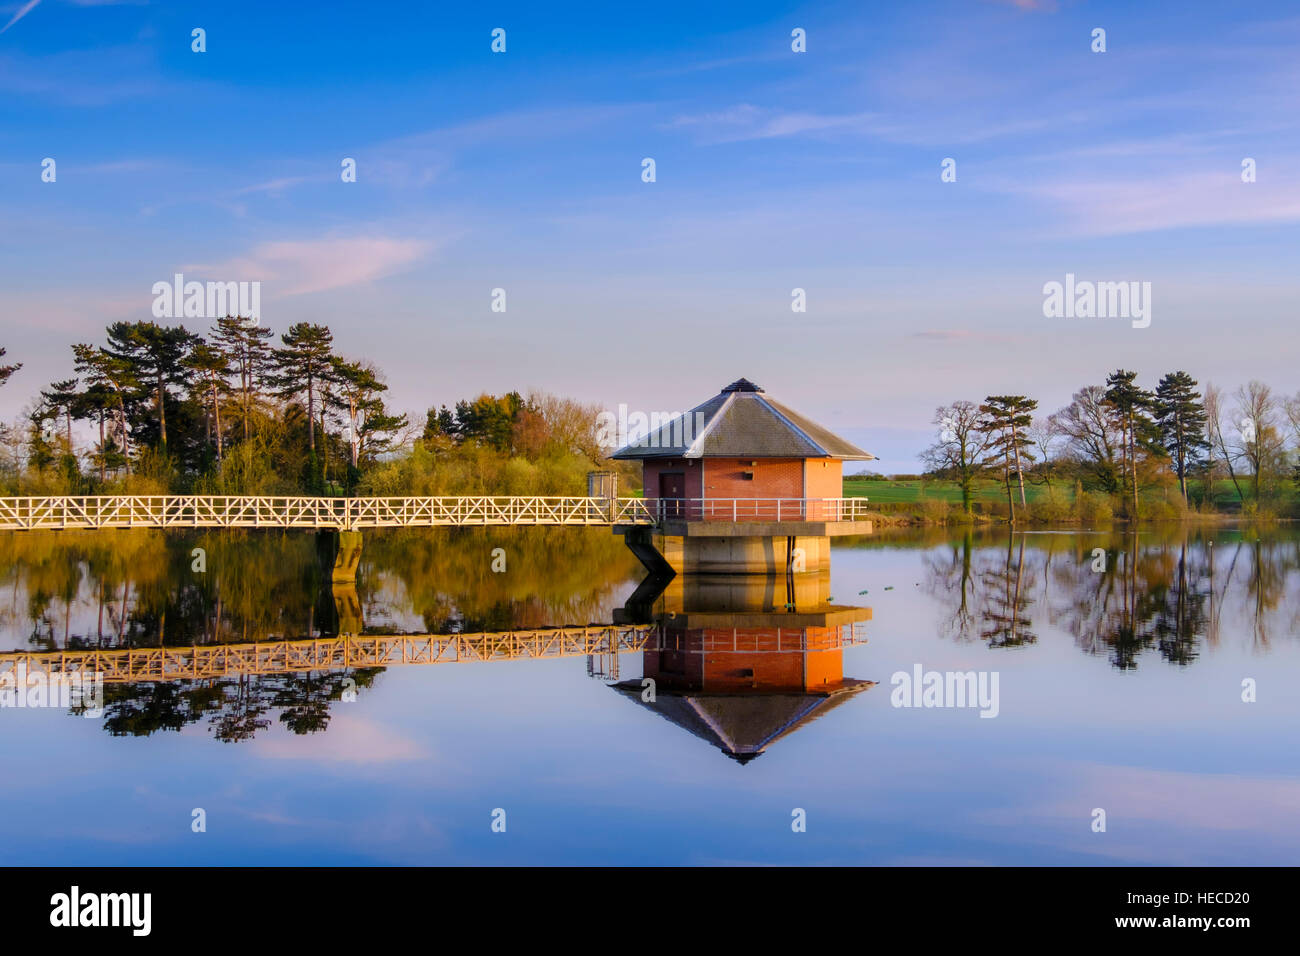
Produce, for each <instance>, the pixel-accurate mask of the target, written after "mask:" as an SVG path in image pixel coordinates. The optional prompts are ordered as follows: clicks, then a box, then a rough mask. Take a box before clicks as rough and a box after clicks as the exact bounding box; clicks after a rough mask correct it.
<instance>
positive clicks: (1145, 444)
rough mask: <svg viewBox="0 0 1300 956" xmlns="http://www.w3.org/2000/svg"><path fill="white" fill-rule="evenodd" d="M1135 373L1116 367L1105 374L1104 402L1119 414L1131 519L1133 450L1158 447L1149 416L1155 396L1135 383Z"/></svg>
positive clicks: (1134, 476)
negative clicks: (1128, 485)
mask: <svg viewBox="0 0 1300 956" xmlns="http://www.w3.org/2000/svg"><path fill="white" fill-rule="evenodd" d="M1136 380H1137V372H1129V371H1126V370H1125V369H1118V370H1117V371H1115V372H1112V373H1111V374H1110V375H1108V376H1106V401H1107V402H1109V403H1110V405H1111V407H1112V408H1114V409H1115V412H1116V414H1118V415H1119V417H1120V422H1121V427H1122V429H1123V441H1124V457H1123V463H1124V471H1125V474H1126V475H1127V476H1128V479H1129V481H1130V484H1131V487H1132V492H1133V519H1134V520H1135V521H1136V520H1137V517H1138V474H1137V451H1138V448H1139V447H1141V448H1144V449H1146V450H1148V451H1151V450H1153V449H1159V450H1160V451H1163V449H1161V448H1160V445H1159V437H1160V432H1159V429H1157V427H1156V424H1155V422H1154V421H1153V420H1152V418H1151V411H1152V409H1153V408H1154V407H1155V402H1156V397H1155V396H1154V395H1152V394H1151V393H1150V392H1148V391H1147V390H1146V389H1144V388H1141V387H1139V386H1138V385H1137V381H1136Z"/></svg>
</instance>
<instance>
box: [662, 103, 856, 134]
mask: <svg viewBox="0 0 1300 956" xmlns="http://www.w3.org/2000/svg"><path fill="white" fill-rule="evenodd" d="M876 119H877V114H874V113H839V114H835V113H809V112H798V111H780V110H770V109H762V108H760V107H757V106H754V105H753V104H751V103H742V104H740V105H738V106H734V107H731V108H730V109H726V110H722V111H719V112H714V113H700V114H695V115H686V116H678V117H677V118H676V119H674V120H673V121H672V122H671V123H669V124H668V127H669V128H671V129H700V130H703V131H704V134H705V138H706V139H708V140H711V141H712V142H718V143H731V142H740V141H743V140H753V139H774V138H776V137H780V136H797V135H799V134H801V133H815V132H826V131H830V130H850V131H856V132H869V131H872V128H873V125H872V124H873V123H874V121H875V120H876Z"/></svg>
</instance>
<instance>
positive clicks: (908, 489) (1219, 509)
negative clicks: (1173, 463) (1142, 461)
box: [844, 476, 1300, 527]
mask: <svg viewBox="0 0 1300 956" xmlns="http://www.w3.org/2000/svg"><path fill="white" fill-rule="evenodd" d="M844 496H845V497H848V498H856V497H865V498H867V499H868V500H869V501H870V502H871V504H872V506H873V507H872V511H873V512H874V513H875V514H876V515H877V519H876V520H878V522H879V523H880V524H881V525H886V526H888V525H900V524H901V525H906V524H913V525H915V524H955V523H967V522H969V523H975V524H995V523H999V522H1006V521H1007V520H1008V519H1009V515H1010V511H1009V508H1008V506H1007V498H1006V489H1005V488H1004V487H1003V486H1002V485H1001V484H1000V483H999V482H996V481H981V482H977V483H976V485H975V486H974V488H973V489H972V495H971V499H972V500H971V512H972V513H971V514H969V515H967V514H966V513H965V512H964V511H963V510H962V497H961V489H960V488H959V487H958V485H957V483H956V482H955V481H946V480H926V479H900V480H893V479H883V480H882V479H862V478H857V477H854V476H851V477H848V478H845V479H844ZM1025 499H1026V503H1027V504H1026V507H1024V508H1023V509H1022V508H1020V507H1019V502H1017V508H1016V512H1017V514H1016V517H1017V521H1018V522H1023V523H1026V524H1036V525H1045V524H1052V525H1078V526H1081V527H1096V526H1099V525H1108V524H1113V523H1124V522H1126V521H1127V520H1128V519H1127V513H1128V507H1127V506H1128V504H1129V503H1128V502H1127V501H1126V500H1124V498H1122V497H1121V496H1120V495H1112V494H1107V493H1105V492H1102V491H1093V490H1084V489H1080V488H1079V487H1078V486H1075V485H1069V484H1067V483H1065V482H1054V483H1053V484H1051V485H1047V484H1033V485H1026V487H1025ZM1188 499H1189V502H1190V504H1187V505H1184V503H1183V498H1182V494H1181V493H1180V492H1179V490H1178V488H1177V487H1161V488H1153V489H1144V490H1143V491H1142V493H1141V494H1140V496H1139V520H1141V521H1143V522H1148V521H1150V522H1161V521H1177V522H1205V523H1215V522H1227V521H1242V520H1247V521H1277V520H1287V519H1294V518H1296V517H1297V516H1300V499H1298V498H1297V495H1296V493H1295V492H1294V490H1293V489H1291V488H1286V487H1279V488H1274V489H1271V490H1270V493H1269V494H1268V495H1267V496H1266V497H1265V499H1264V502H1263V503H1262V504H1257V503H1256V502H1254V501H1253V500H1245V501H1243V500H1242V499H1241V497H1239V496H1238V494H1237V490H1236V488H1235V487H1234V486H1233V484H1232V482H1231V481H1219V482H1215V483H1214V486H1213V487H1212V488H1207V487H1205V486H1204V483H1202V482H1189V483H1188Z"/></svg>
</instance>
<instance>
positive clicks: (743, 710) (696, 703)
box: [611, 679, 875, 763]
mask: <svg viewBox="0 0 1300 956" xmlns="http://www.w3.org/2000/svg"><path fill="white" fill-rule="evenodd" d="M611 686H612V687H613V688H614V690H616V691H618V692H619V693H620V694H621V695H623V696H624V697H625V698H627V699H628V700H630V701H632V702H633V703H637V704H642V705H643V706H645V708H646V709H647V710H652V711H654V712H655V713H656V714H658V715H659V716H660V717H663V718H664V719H665V720H667V721H669V722H670V723H674V724H676V725H677V726H679V727H681V728H683V729H684V730H687V731H690V733H692V734H694V735H695V736H696V737H699V738H700V739H701V740H704V741H707V742H708V743H710V744H712V745H713V746H715V747H717V748H718V749H719V750H721V751H722V752H723V753H724V754H726V755H727V756H728V757H731V758H732V759H733V760H736V761H739V762H740V763H748V762H749V761H751V760H753V759H754V758H755V757H757V756H758V755H759V754H761V753H762V752H763V751H764V750H766V749H767V748H768V747H769V746H771V745H772V744H774V743H776V741H778V740H780V739H781V738H782V737H785V736H788V735H789V734H792V733H794V732H795V731H796V730H798V729H799V728H800V727H803V726H806V725H807V724H809V723H811V722H812V721H814V720H816V719H817V718H818V717H821V716H823V715H824V714H826V713H827V712H828V711H831V710H833V709H834V708H836V707H838V706H839V705H840V704H842V703H844V701H845V700H847V699H848V698H850V697H852V696H853V695H854V694H856V693H858V692H859V691H863V690H867V689H868V688H871V687H874V686H875V683H874V682H873V681H859V680H850V679H846V680H844V681H842V682H841V683H840V684H839V685H837V686H836V687H835V688H834V689H832V690H831V691H829V692H828V693H821V694H816V693H810V694H798V693H775V694H709V693H702V692H695V693H691V692H686V693H674V692H671V691H660V692H659V694H658V696H657V697H656V699H655V702H654V703H653V704H647V703H645V702H644V701H642V699H641V693H642V690H641V682H640V681H639V680H632V681H623V682H621V683H618V684H613V685H611Z"/></svg>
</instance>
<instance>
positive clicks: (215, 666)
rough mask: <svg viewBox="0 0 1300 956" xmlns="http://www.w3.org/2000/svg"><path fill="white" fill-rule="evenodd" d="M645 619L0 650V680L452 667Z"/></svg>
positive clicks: (595, 635) (630, 630)
mask: <svg viewBox="0 0 1300 956" xmlns="http://www.w3.org/2000/svg"><path fill="white" fill-rule="evenodd" d="M655 633H656V628H655V626H654V625H651V624H627V625H589V626H586V627H582V626H569V627H554V628H534V629H530V630H520V631H500V632H481V633H473V634H469V633H464V634H396V635H364V636H359V637H358V636H351V635H346V636H342V637H322V638H314V639H304V640H278V641H264V642H257V643H247V644H208V645H198V646H192V647H152V648H149V647H145V648H121V649H110V650H62V651H46V652H35V651H14V652H6V653H0V684H4V685H5V686H7V687H10V688H13V687H15V686H16V687H24V686H28V685H29V684H31V683H34V682H37V681H40V680H47V681H48V680H53V679H58V678H68V677H80V678H83V679H85V678H92V679H93V678H94V677H96V676H98V677H100V678H101V679H102V680H103V681H104V683H106V684H129V683H135V682H140V681H170V680H211V679H216V678H223V677H231V676H236V675H244V674H284V673H300V672H308V671H331V670H339V669H344V668H356V667H394V666H400V665H404V664H454V663H470V662H486V661H507V660H520V659H523V658H538V659H540V658H552V657H577V656H581V655H584V654H610V653H613V654H619V653H625V652H628V651H639V650H642V649H644V648H645V647H646V645H647V643H648V642H650V641H652V640H654V638H655Z"/></svg>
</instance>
